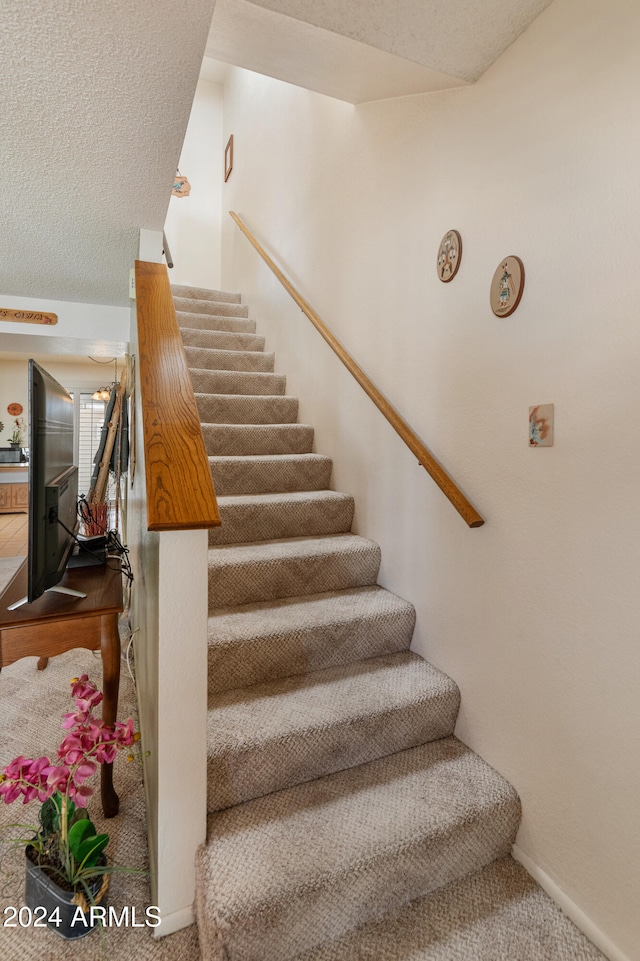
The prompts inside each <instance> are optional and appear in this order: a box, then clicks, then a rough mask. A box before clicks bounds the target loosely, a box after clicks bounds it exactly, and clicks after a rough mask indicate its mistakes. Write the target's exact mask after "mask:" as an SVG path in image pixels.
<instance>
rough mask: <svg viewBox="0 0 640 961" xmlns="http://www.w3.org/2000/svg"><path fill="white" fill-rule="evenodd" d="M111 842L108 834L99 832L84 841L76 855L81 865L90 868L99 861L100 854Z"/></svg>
mask: <svg viewBox="0 0 640 961" xmlns="http://www.w3.org/2000/svg"><path fill="white" fill-rule="evenodd" d="M108 843H109V835H108V834H97V835H93V836H92V837H90V838H87V839H86V841H83V842H82V844H81V845H80V847H79V848H78V854H77V856H76V855H75V854H74V857H75V858H76V860H77V861H78V863H79V864H80V866H81V867H83V868H90V867H93V866H94V865H95V864H97V863H98V859H99V858H100V855H101V854H102V852H103V851H104V849H105V848H106V846H107V844H108Z"/></svg>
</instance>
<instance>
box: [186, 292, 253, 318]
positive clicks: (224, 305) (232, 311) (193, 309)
mask: <svg viewBox="0 0 640 961" xmlns="http://www.w3.org/2000/svg"><path fill="white" fill-rule="evenodd" d="M173 303H174V305H175V308H176V313H194V314H200V316H202V315H204V314H213V315H216V316H218V317H248V316H249V308H248V307H247V306H246V304H240V303H229V302H228V301H220V300H200V299H199V298H197V297H176V296H175V295H174V298H173Z"/></svg>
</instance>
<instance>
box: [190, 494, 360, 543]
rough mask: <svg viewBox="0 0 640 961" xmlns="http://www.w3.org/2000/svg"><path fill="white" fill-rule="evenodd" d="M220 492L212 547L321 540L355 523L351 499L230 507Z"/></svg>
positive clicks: (345, 530) (344, 531) (210, 538)
mask: <svg viewBox="0 0 640 961" xmlns="http://www.w3.org/2000/svg"><path fill="white" fill-rule="evenodd" d="M216 491H218V496H219V500H218V509H219V511H220V520H221V521H222V524H221V526H220V527H214V528H211V530H210V531H209V547H215V546H218V545H220V544H248V543H250V542H251V541H267V540H278V539H282V538H286V537H318V536H320V535H322V534H346V533H347V532H348V531H350V530H351V525H352V523H353V510H354V503H353V498H351V497H341V498H339V499H338V498H335V499H332V500H327V501H312V502H310V503H305V504H298V503H296V502H292V503H283V504H277V505H275V504H266V505H265V504H261V503H260V502H258V503H256V504H242V505H228V506H227V505H226V504H224V500H223V498H222V495H220V494H219V489H218V488H217V487H216Z"/></svg>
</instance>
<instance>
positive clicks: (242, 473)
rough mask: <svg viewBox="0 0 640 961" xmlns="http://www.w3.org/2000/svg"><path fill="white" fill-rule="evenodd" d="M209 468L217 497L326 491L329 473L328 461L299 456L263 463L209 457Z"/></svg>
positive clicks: (316, 457) (303, 455)
mask: <svg viewBox="0 0 640 961" xmlns="http://www.w3.org/2000/svg"><path fill="white" fill-rule="evenodd" d="M209 464H210V467H211V476H212V477H213V483H214V486H215V489H216V494H217V495H218V496H219V497H222V496H224V495H228V494H271V493H278V492H279V491H321V490H326V489H327V488H328V487H329V481H330V480H331V470H332V461H331V458H330V457H321V456H319V455H318V454H300V455H299V457H297V458H295V457H292V458H291V459H288V458H286V459H285V458H284V457H283V458H282V460H278V457H274V458H270V459H268V460H264V461H262V460H250V459H248V458H247V459H246V460H245V459H244V458H242V457H238V458H235V457H229V458H224V457H210V458H209ZM305 533H307V532H305ZM257 539H258V538H256V540H257Z"/></svg>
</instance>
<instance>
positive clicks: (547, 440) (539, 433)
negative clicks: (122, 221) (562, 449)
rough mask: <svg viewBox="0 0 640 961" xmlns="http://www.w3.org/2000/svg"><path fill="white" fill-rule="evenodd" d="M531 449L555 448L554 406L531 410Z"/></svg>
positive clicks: (546, 405) (542, 405) (545, 405)
mask: <svg viewBox="0 0 640 961" xmlns="http://www.w3.org/2000/svg"><path fill="white" fill-rule="evenodd" d="M529 447H553V404H537V405H536V406H535V407H530V408H529Z"/></svg>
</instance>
